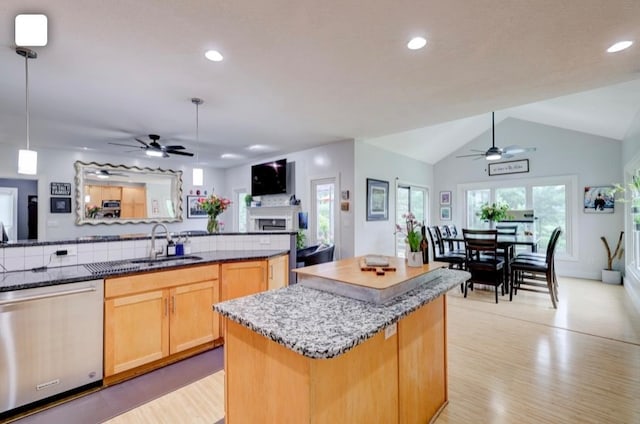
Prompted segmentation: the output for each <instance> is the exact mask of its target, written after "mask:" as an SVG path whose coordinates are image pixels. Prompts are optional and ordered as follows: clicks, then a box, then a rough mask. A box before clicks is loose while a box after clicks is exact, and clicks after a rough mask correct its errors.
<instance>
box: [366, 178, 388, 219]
mask: <svg viewBox="0 0 640 424" xmlns="http://www.w3.org/2000/svg"><path fill="white" fill-rule="evenodd" d="M388 219H389V181H382V180H375V179H373V178H367V221H387V220H388Z"/></svg>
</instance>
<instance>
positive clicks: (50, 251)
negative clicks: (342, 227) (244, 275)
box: [0, 233, 291, 272]
mask: <svg viewBox="0 0 640 424" xmlns="http://www.w3.org/2000/svg"><path fill="white" fill-rule="evenodd" d="M175 240H176V239H175V238H174V241H175ZM189 242H190V244H191V253H198V252H209V251H216V250H289V248H290V242H291V235H290V234H288V233H287V234H246V235H245V234H233V235H221V234H218V235H211V236H208V235H205V236H194V237H190V238H189ZM155 245H156V249H160V248H161V249H162V251H166V245H167V240H166V239H165V238H159V239H158V238H157V239H156V241H155ZM150 249H151V239H141V240H113V241H99V242H89V243H87V242H81V243H75V244H74V243H71V244H70V243H65V244H48V245H43V246H26V247H25V246H11V245H8V246H3V247H1V248H0V264H2V265H3V266H4V268H5V269H6V270H7V271H22V270H25V269H31V268H38V267H42V266H49V267H58V266H66V265H82V264H87V263H92V262H107V261H116V260H122V259H134V258H144V257H147V256H149V252H150ZM59 250H66V251H67V252H68V254H67V255H63V256H58V255H56V252H57V251H59ZM1 271H2V270H1V269H0V272H1Z"/></svg>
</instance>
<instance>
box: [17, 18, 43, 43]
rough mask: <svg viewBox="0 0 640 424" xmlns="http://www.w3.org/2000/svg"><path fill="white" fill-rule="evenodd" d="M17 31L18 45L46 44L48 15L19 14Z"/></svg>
mask: <svg viewBox="0 0 640 424" xmlns="http://www.w3.org/2000/svg"><path fill="white" fill-rule="evenodd" d="M15 31H16V33H15V42H16V46H46V45H47V16H46V15H42V14H37V15H17V16H16V28H15Z"/></svg>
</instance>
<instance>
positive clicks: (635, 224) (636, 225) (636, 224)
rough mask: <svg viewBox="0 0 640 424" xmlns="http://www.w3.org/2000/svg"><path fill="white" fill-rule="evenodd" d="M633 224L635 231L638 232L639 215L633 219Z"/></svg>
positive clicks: (639, 224) (639, 228) (639, 226)
mask: <svg viewBox="0 0 640 424" xmlns="http://www.w3.org/2000/svg"><path fill="white" fill-rule="evenodd" d="M633 224H634V227H635V230H636V231H640V215H636V216H634V217H633Z"/></svg>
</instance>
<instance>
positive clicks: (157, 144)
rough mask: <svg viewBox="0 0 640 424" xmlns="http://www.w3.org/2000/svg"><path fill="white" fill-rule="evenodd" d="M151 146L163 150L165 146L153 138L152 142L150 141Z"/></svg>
mask: <svg viewBox="0 0 640 424" xmlns="http://www.w3.org/2000/svg"><path fill="white" fill-rule="evenodd" d="M149 146H151V147H153V148H154V149H158V150H163V148H162V146H161V145H160V143H158V142H157V141H155V140H153V141H152V142H151V143H149Z"/></svg>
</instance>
